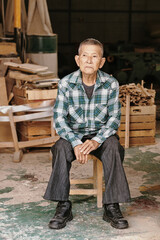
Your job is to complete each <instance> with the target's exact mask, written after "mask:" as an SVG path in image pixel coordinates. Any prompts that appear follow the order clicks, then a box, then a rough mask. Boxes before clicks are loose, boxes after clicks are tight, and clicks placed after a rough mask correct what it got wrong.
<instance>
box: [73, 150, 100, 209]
mask: <svg viewBox="0 0 160 240" xmlns="http://www.w3.org/2000/svg"><path fill="white" fill-rule="evenodd" d="M91 159H92V160H93V177H92V178H82V179H71V181H70V182H71V184H90V183H91V184H93V188H90V189H86V188H78V189H70V195H96V196H97V207H98V208H101V207H102V194H103V193H102V184H103V167H102V162H101V161H100V160H99V159H98V158H96V157H95V156H94V155H91V154H89V156H88V160H91Z"/></svg>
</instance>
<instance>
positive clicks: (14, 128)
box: [8, 109, 19, 152]
mask: <svg viewBox="0 0 160 240" xmlns="http://www.w3.org/2000/svg"><path fill="white" fill-rule="evenodd" d="M8 115H9V119H10V126H11V132H12V137H13V142H14V148H15V151H16V152H19V145H18V137H17V132H16V126H15V123H14V120H13V114H12V109H9V111H8Z"/></svg>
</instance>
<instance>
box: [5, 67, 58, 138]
mask: <svg viewBox="0 0 160 240" xmlns="http://www.w3.org/2000/svg"><path fill="white" fill-rule="evenodd" d="M5 64H6V65H7V66H8V68H9V70H8V77H9V78H10V79H14V81H15V85H14V87H13V99H12V104H15V105H25V104H32V103H33V104H35V103H39V104H43V102H45V101H47V100H55V98H56V96H57V86H58V81H59V79H58V78H57V76H55V74H54V73H53V72H51V71H48V67H47V68H46V67H45V66H40V65H36V64H28V63H25V64H15V63H10V62H7V63H5ZM52 125H53V124H52ZM16 130H17V133H18V139H19V140H20V141H30V140H37V139H44V138H47V137H49V136H51V133H52V131H53V127H52V128H51V123H50V120H48V119H39V120H31V121H26V122H25V121H21V122H18V123H16Z"/></svg>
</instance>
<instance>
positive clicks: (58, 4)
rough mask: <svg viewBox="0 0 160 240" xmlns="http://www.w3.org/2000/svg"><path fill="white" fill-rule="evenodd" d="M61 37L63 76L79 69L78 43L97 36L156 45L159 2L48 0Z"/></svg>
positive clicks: (112, 41) (111, 41) (109, 40)
mask: <svg viewBox="0 0 160 240" xmlns="http://www.w3.org/2000/svg"><path fill="white" fill-rule="evenodd" d="M47 3H48V9H49V14H50V18H51V23H52V27H53V31H54V32H55V33H57V34H58V49H59V75H60V77H61V76H63V75H65V74H67V73H69V72H70V71H72V70H74V69H76V65H75V63H74V55H75V54H76V51H77V47H78V43H79V42H80V41H82V40H84V39H85V38H88V37H94V38H97V39H99V40H100V41H102V42H103V43H104V46H105V52H106V53H107V51H108V44H118V43H119V42H124V43H135V44H143V45H145V44H150V45H152V44H154V43H155V42H156V43H157V42H159V39H160V30H159V29H160V1H159V0H152V1H150V0H141V1H139V0H134V1H132V0H99V1H94V0H87V1H86V0H59V1H56V0H47Z"/></svg>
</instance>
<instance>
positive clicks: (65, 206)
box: [48, 201, 73, 229]
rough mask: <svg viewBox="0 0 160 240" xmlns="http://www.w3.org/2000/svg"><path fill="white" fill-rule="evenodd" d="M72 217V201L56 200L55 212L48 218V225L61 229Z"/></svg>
mask: <svg viewBox="0 0 160 240" xmlns="http://www.w3.org/2000/svg"><path fill="white" fill-rule="evenodd" d="M72 219H73V215H72V203H71V202H70V201H67V202H58V204H57V207H56V213H55V215H54V217H53V218H52V219H51V220H50V222H49V224H48V226H49V228H52V229H61V228H64V227H65V226H66V223H67V222H68V221H71V220H72Z"/></svg>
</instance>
